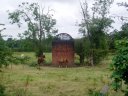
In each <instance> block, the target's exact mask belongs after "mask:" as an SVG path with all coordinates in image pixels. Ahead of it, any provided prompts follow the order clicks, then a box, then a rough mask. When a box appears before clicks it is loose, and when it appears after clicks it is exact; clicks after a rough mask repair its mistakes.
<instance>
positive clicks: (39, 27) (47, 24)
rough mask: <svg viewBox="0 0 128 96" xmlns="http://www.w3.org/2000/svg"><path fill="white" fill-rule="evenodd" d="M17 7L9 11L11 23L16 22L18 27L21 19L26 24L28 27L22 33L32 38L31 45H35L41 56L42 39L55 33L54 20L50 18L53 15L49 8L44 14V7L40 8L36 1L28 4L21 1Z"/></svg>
mask: <svg viewBox="0 0 128 96" xmlns="http://www.w3.org/2000/svg"><path fill="white" fill-rule="evenodd" d="M18 7H19V8H18V9H17V10H15V11H14V12H12V13H11V12H9V19H10V20H11V23H12V24H14V23H17V25H18V26H19V27H20V26H21V24H22V21H24V23H26V24H27V27H28V29H27V30H26V31H25V32H24V33H23V35H24V36H25V38H28V39H30V40H32V42H33V44H34V45H33V46H36V47H35V49H36V50H37V51H36V52H37V55H38V56H41V55H42V54H43V52H44V50H43V49H44V46H45V45H44V42H43V41H45V39H46V37H47V38H48V37H51V36H52V35H54V34H56V33H57V30H56V29H55V28H54V26H55V24H56V20H55V19H53V18H52V16H53V15H52V14H50V9H48V12H47V13H46V14H45V13H44V9H41V7H40V6H39V4H38V3H32V4H29V3H28V2H23V3H22V4H21V5H19V6H18ZM21 36H22V35H20V37H21ZM26 40H27V39H26Z"/></svg>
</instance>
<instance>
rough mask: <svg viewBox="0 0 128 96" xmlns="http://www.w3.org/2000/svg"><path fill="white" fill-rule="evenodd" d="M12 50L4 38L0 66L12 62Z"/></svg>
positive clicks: (0, 50) (0, 45)
mask: <svg viewBox="0 0 128 96" xmlns="http://www.w3.org/2000/svg"><path fill="white" fill-rule="evenodd" d="M12 59H13V56H12V51H11V49H9V48H8V47H7V46H6V45H5V42H4V41H3V40H0V67H3V66H8V64H9V63H10V62H12Z"/></svg>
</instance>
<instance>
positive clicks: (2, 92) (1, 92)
mask: <svg viewBox="0 0 128 96" xmlns="http://www.w3.org/2000/svg"><path fill="white" fill-rule="evenodd" d="M0 96H6V95H5V86H3V85H1V84H0Z"/></svg>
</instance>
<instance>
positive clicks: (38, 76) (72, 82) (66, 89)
mask: <svg viewBox="0 0 128 96" xmlns="http://www.w3.org/2000/svg"><path fill="white" fill-rule="evenodd" d="M16 54H17V55H18V54H21V53H16ZM24 54H25V55H27V56H29V57H31V58H32V59H31V60H35V57H34V53H24ZM31 60H30V61H29V63H30V62H32V61H31ZM46 60H48V61H49V62H50V60H51V54H50V53H49V54H46ZM110 62H111V56H109V57H107V58H106V59H104V61H103V62H102V63H105V64H101V65H98V66H96V67H86V66H85V67H74V68H57V67H41V70H38V69H37V68H34V67H29V66H27V65H25V66H24V68H23V67H22V65H13V67H12V69H11V68H8V69H3V72H1V73H0V82H2V83H3V84H4V85H5V87H6V93H8V96H89V95H88V92H89V90H96V91H100V90H101V89H102V87H103V86H104V85H110V83H111V79H110V74H111V72H110V71H109V69H108V65H107V64H108V63H110ZM109 96H123V95H122V94H121V92H114V91H113V90H112V89H111V88H110V89H109Z"/></svg>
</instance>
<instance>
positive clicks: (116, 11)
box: [0, 0, 128, 38]
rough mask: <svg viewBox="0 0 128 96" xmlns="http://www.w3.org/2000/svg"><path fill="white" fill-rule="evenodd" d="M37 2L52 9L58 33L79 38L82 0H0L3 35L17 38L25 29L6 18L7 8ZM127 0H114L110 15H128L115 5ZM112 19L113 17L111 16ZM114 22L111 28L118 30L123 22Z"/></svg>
mask: <svg viewBox="0 0 128 96" xmlns="http://www.w3.org/2000/svg"><path fill="white" fill-rule="evenodd" d="M26 1H27V2H30V3H33V2H38V3H39V4H40V5H41V6H42V7H45V8H46V9H47V8H48V7H50V8H51V9H54V18H55V19H56V20H57V24H56V26H55V27H56V28H57V29H58V32H59V33H68V34H70V35H71V36H72V37H73V38H79V37H81V36H82V35H81V34H79V32H78V29H79V27H78V23H80V22H81V19H82V16H81V9H80V1H82V0H1V3H0V23H3V24H5V26H0V29H2V28H4V27H5V28H6V30H4V31H2V34H3V35H7V36H8V37H9V36H10V35H11V36H13V38H17V35H18V33H22V32H24V31H25V29H27V26H26V25H25V24H24V25H23V26H22V27H21V28H18V26H17V25H16V24H14V25H12V24H10V23H9V20H8V13H7V10H9V11H10V12H13V11H14V10H15V9H17V8H18V5H19V4H21V3H22V2H26ZM87 1H88V3H89V4H92V3H93V2H94V0H87ZM125 1H127V0H115V2H114V4H113V5H112V6H111V9H110V15H111V16H115V15H116V16H125V17H128V16H127V14H128V11H126V8H124V7H119V6H117V3H118V2H125ZM113 19H114V18H113ZM114 20H115V23H113V24H112V25H113V27H114V28H113V29H111V30H114V29H118V30H120V26H121V24H123V22H122V21H121V20H119V19H118V18H115V19H114Z"/></svg>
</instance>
